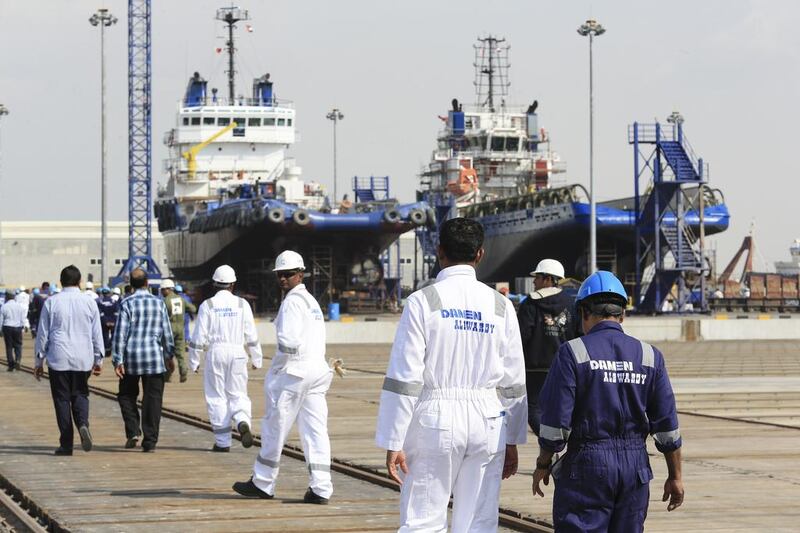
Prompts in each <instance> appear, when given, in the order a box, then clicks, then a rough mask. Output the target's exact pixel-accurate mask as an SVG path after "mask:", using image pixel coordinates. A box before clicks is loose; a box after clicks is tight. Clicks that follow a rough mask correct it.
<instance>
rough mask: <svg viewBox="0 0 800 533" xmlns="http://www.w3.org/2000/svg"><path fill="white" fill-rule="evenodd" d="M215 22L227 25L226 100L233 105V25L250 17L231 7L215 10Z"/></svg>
mask: <svg viewBox="0 0 800 533" xmlns="http://www.w3.org/2000/svg"><path fill="white" fill-rule="evenodd" d="M217 20H221V21H222V22H224V23H225V24H227V25H228V42H227V43H226V44H227V46H228V70H227V71H226V72H227V73H228V99H229V102H230V104H231V105H233V101H234V97H235V78H236V70H235V68H234V63H233V55H234V53H235V52H236V48H235V47H234V44H233V29H234V28H235V27H236V26H235V24H236V23H237V22H239V21H240V20H250V15H249V14H248V13H247V10H246V9H240V8H238V7H233V6H231V7H221V8H219V9H217Z"/></svg>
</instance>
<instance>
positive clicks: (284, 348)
mask: <svg viewBox="0 0 800 533" xmlns="http://www.w3.org/2000/svg"><path fill="white" fill-rule="evenodd" d="M278 350H279V351H281V352H283V353H285V354H289V355H294V354H296V353H297V348H296V347H295V348H292V347H290V346H284V345H283V344H280V343H278Z"/></svg>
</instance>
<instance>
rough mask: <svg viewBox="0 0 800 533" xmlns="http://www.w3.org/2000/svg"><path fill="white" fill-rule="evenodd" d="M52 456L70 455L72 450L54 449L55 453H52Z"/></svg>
mask: <svg viewBox="0 0 800 533" xmlns="http://www.w3.org/2000/svg"><path fill="white" fill-rule="evenodd" d="M53 455H72V450H69V449H67V448H64V447H63V446H59V447H58V448H56V451H54V452H53Z"/></svg>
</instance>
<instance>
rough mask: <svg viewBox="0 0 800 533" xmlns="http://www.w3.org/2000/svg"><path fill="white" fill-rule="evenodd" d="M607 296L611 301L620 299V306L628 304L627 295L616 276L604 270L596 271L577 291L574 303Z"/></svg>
mask: <svg viewBox="0 0 800 533" xmlns="http://www.w3.org/2000/svg"><path fill="white" fill-rule="evenodd" d="M596 295H607V296H610V297H612V298H613V299H617V297H619V298H621V302H620V303H621V304H622V305H625V304H626V303H628V293H627V292H625V287H623V286H622V282H620V280H618V279H617V276H615V275H614V274H612V273H611V272H608V271H606V270H598V271H597V272H595V273H594V274H592V275H591V276H589V277H588V278H586V280H584V282H583V284H581V288H580V289H578V296H576V297H575V301H576V302H580V301H581V300H585V299H586V298H589V297H590V296H596Z"/></svg>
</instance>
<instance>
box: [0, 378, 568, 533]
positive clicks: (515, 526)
mask: <svg viewBox="0 0 800 533" xmlns="http://www.w3.org/2000/svg"><path fill="white" fill-rule="evenodd" d="M2 364H4V365H5V363H2ZM21 370H22V371H24V372H27V373H28V374H33V369H32V368H31V367H28V366H22V367H21ZM44 377H45V378H49V376H48V374H47V372H45V374H44ZM89 391H90V392H91V393H93V394H95V395H97V396H100V397H102V398H106V399H109V400H114V401H116V399H117V393H116V392H114V391H111V390H108V389H105V388H103V387H98V386H96V385H89ZM161 416H163V417H165V418H169V419H170V420H174V421H176V422H181V423H183V424H187V425H190V426H193V427H196V428H199V429H203V430H205V431H208V432H212V428H211V424H210V423H209V422H208V420H206V419H204V418H201V417H198V416H195V415H192V414H189V413H185V412H183V411H179V410H177V409H172V408H169V407H162V409H161ZM233 437H234V438H235V439H237V440H241V435H239V433H238V432H236V431H233ZM253 443H254V445H255V446H261V438H260V437H257V436H255V435H254V436H253ZM283 455H284V456H286V457H290V458H292V459H297V460H299V461H305V457H304V455H303V451H302V449H301V448H299V447H297V446H293V445H288V444H287V445H285V446H284V448H283ZM331 470H332V471H334V472H338V473H340V474H344V475H346V476H349V477H352V478H355V479H359V480H361V481H365V482H367V483H371V484H373V485H378V486H380V487H384V488H388V489H392V490H396V491H398V492H399V491H400V485H398V484H397V483H396V482H395V481H394V480H392V479H391V478H390V477H389V476H388V475H387V474H384V473H383V472H380V471H378V470H376V469H373V468H367V467H364V466H361V465H357V464H354V463H352V462H349V461H344V460H342V459H337V458H335V457H332V458H331ZM6 483H7V480H6V479H5V478H4V477H3V476H2V475H0V484H2V487H3V488H5V486H6ZM15 490H16V489H15ZM17 492H18V494H19V496H20V498H21V500H22V501H23V502H26V503H27V505H23V508H24V511H21V512H23V514H25V515H26V516H27V518H28V519H30V520H32V521H34V522H36V521H37V520H38V521H41V522H42V523H45V524H46V527H44V528H43V529H39V530H36V531H55V532H61V531H66V530H65V529H64V528H62V527H61V526H60V525H59V524H58V523H57V522H56V521H55V520H53V519H52V518H51V517H50V516H49V515H48V514H47V512H46V510H44V509H41V508H39V507H38V506H37V505H36V504H35V502H33V501H32V500H30V499H29V498H28V497H27V496H25V495H24V494H22V493H21V492H20V491H18V490H17ZM500 526H503V527H506V528H508V529H512V530H514V531H522V532H527V533H552V531H553V527H552V526H551V525H550V524H548V523H546V522H544V521H541V520H538V519H535V518H532V517H528V516H524V515H522V514H521V513H519V512H517V511H514V510H511V509H503V508H501V509H500ZM41 527H42V526H41V525H40V528H41ZM0 531H2V530H0Z"/></svg>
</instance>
